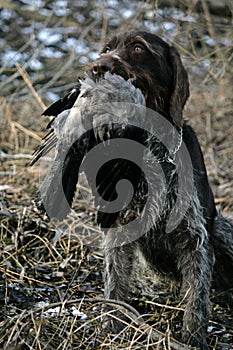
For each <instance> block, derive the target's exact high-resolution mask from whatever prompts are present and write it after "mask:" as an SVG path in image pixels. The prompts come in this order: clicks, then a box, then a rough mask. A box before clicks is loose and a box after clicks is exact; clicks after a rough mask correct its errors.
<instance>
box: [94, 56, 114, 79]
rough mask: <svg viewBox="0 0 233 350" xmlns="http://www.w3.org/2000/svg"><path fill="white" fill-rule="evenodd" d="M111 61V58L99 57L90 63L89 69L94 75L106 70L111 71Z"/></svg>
mask: <svg viewBox="0 0 233 350" xmlns="http://www.w3.org/2000/svg"><path fill="white" fill-rule="evenodd" d="M112 70H113V61H112V60H111V58H109V57H108V58H107V57H103V58H99V59H98V60H97V61H95V62H93V63H92V65H91V71H92V73H93V74H94V75H96V76H97V75H98V76H101V75H103V74H104V73H106V72H112Z"/></svg>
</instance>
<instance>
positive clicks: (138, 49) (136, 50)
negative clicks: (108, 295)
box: [133, 44, 144, 54]
mask: <svg viewBox="0 0 233 350" xmlns="http://www.w3.org/2000/svg"><path fill="white" fill-rule="evenodd" d="M133 51H134V53H137V54H140V53H142V52H143V51H144V49H143V47H142V46H141V45H139V44H136V45H134V48H133Z"/></svg>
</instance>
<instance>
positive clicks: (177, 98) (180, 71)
mask: <svg viewBox="0 0 233 350" xmlns="http://www.w3.org/2000/svg"><path fill="white" fill-rule="evenodd" d="M169 58H170V64H171V66H172V72H173V87H172V94H171V99H170V108H169V112H170V116H171V118H172V120H173V122H174V123H175V124H176V125H177V126H179V127H181V126H182V125H183V115H182V114H183V108H184V105H185V102H186V101H187V99H188V97H189V81H188V74H187V72H186V70H185V68H184V66H183V64H182V62H181V59H180V55H179V53H178V51H177V50H176V48H175V47H173V46H171V47H170V50H169Z"/></svg>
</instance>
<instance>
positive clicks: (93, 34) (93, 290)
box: [0, 1, 233, 350]
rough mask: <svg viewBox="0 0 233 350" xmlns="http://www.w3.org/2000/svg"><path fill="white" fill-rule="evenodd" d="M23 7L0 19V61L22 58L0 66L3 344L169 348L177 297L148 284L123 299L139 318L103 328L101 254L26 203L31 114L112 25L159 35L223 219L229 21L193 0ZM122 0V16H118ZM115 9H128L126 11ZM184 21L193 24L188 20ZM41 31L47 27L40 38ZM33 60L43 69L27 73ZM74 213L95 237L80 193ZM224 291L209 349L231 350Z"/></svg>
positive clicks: (232, 48) (228, 300)
mask: <svg viewBox="0 0 233 350" xmlns="http://www.w3.org/2000/svg"><path fill="white" fill-rule="evenodd" d="M26 3H27V2H26V1H23V2H22V4H21V5H22V7H17V8H10V9H9V8H7V6H8V5H9V4H10V2H9V3H8V5H7V6H6V4H5V3H4V6H5V7H4V6H3V10H5V12H4V13H3V15H2V17H0V18H1V25H2V28H3V29H4V28H5V27H4V26H8V29H6V32H5V39H1V40H2V42H3V46H2V49H1V50H2V54H3V55H2V57H5V56H4V55H6V52H8V53H9V51H10V49H11V50H15V52H18V53H19V54H21V56H20V55H19V56H18V60H17V62H15V61H14V59H13V58H12V59H8V61H6V62H2V65H3V68H2V69H1V72H2V77H1V81H0V87H1V91H2V97H1V98H0V101H1V110H0V140H1V170H0V221H1V230H0V274H1V280H0V304H1V306H2V308H1V310H0V347H1V345H2V348H3V349H33V350H34V349H78V348H81V349H92V348H93V349H94V348H98V349H100V348H101V349H115V348H121V349H122V348H123V349H142V348H144V347H145V348H149V347H151V348H152V349H153V348H156V345H155V343H156V342H157V341H158V338H160V337H161V339H160V340H159V342H160V345H161V348H164V349H165V348H169V342H170V344H171V345H170V346H171V348H176V349H181V348H182V347H181V346H179V345H177V343H174V342H173V337H175V338H176V339H178V340H179V339H180V328H181V319H182V308H181V307H180V305H179V300H178V299H177V298H176V297H173V296H172V294H170V293H169V292H165V291H164V290H163V289H162V288H161V289H158V290H155V296H154V298H152V299H151V297H149V296H148V295H141V296H136V295H135V298H134V299H133V301H132V305H131V306H128V305H123V306H122V307H125V308H126V310H127V314H129V313H131V315H132V318H133V319H135V318H136V317H137V316H138V312H139V313H140V314H143V315H144V320H145V321H146V323H147V325H145V324H144V325H143V324H140V325H134V326H133V327H134V328H132V327H130V326H129V327H128V329H126V330H125V331H124V332H123V333H122V334H120V335H116V336H113V335H111V334H108V335H107V336H105V337H104V336H103V335H101V333H100V332H99V324H100V313H101V312H100V311H101V306H102V305H103V281H102V262H103V258H102V252H101V250H99V249H94V248H91V247H89V246H86V245H83V243H82V241H81V240H80V239H79V236H77V235H76V236H74V235H73V234H72V230H71V231H69V230H62V229H61V226H60V225H58V224H57V223H55V222H50V221H49V220H48V218H47V217H46V216H45V215H44V214H42V213H40V212H39V211H38V209H37V208H36V206H35V202H34V200H35V193H36V191H37V190H38V187H39V184H40V181H41V179H40V177H41V167H40V166H39V165H37V166H34V167H30V166H29V165H28V164H29V162H30V158H31V154H32V152H33V150H34V149H35V147H36V146H37V145H38V144H39V142H40V139H41V137H42V136H43V134H44V132H45V128H46V123H47V122H48V120H47V119H46V118H42V117H41V116H40V114H41V112H42V110H43V109H44V107H45V105H48V104H49V103H51V102H52V101H53V100H54V99H55V98H56V97H57V96H62V95H63V94H64V92H65V90H66V89H68V88H69V87H71V86H72V84H73V83H74V82H75V79H76V77H78V75H81V74H82V71H83V70H84V65H83V64H84V63H85V64H86V61H85V57H87V60H88V61H90V60H91V58H92V57H93V58H94V57H95V54H96V52H97V49H98V47H99V44H101V42H103V41H104V38H105V37H106V36H107V35H108V34H111V33H112V32H114V31H115V30H116V28H118V27H120V28H121V29H123V30H125V29H126V28H128V27H133V26H136V27H140V28H141V27H143V28H144V29H150V30H152V31H155V30H156V33H158V34H159V35H162V36H163V37H164V39H167V40H168V41H169V40H173V41H174V42H175V43H176V45H177V47H178V49H179V51H180V53H181V54H182V59H183V62H184V64H185V67H186V68H187V70H188V73H189V77H190V90H191V96H190V99H189V101H188V103H187V105H186V107H185V113H184V114H185V119H186V120H187V122H188V123H190V124H191V125H192V126H193V127H194V129H195V131H196V133H197V135H198V138H199V140H200V143H201V146H202V150H203V153H204V157H205V162H206V166H207V171H208V175H209V179H210V183H211V186H212V189H213V191H214V194H215V201H216V204H217V206H218V208H219V210H221V211H222V214H223V215H225V216H230V218H232V217H233V197H232V188H233V165H232V164H233V162H232V160H233V152H232V151H233V138H232V134H233V116H232V99H233V94H232V83H233V74H232V73H233V70H232V57H233V37H232V27H231V17H230V16H229V17H218V16H213V15H211V14H210V13H209V12H208V8H206V7H205V6H204V5H203V9H202V12H201V13H198V14H197V13H196V12H195V8H191V7H190V8H188V9H186V10H182V11H181V10H178V9H172V8H163V9H162V8H161V9H160V8H159V9H158V8H157V7H156V6H157V5H155V4H154V5H152V4H148V3H145V4H144V5H143V3H139V2H132V4H131V8H128V6H129V4H128V2H122V4H121V6H119V8H118V7H117V6H115V7H114V4H113V5H109V6H108V7H105V8H104V9H103V13H102V12H101V11H100V8H98V9H97V8H95V6H94V5H93V4H91V3H86V2H83V5H74V4H73V2H69V3H67V5H66V6H67V7H63V8H62V9H63V13H64V11H65V10H67V9H70V11H68V10H67V13H66V15H65V16H64V15H63V16H61V15H60V14H59V13H61V12H59V11H58V10H59V6H61V4H60V5H59V6H58V5H57V6H58V10H57V8H56V6H55V5H56V4H57V2H56V1H54V2H49V1H48V2H46V6H44V7H45V9H46V10H47V11H51V12H50V14H49V15H48V14H47V15H46V14H45V13H46V12H45V11H44V12H43V11H41V8H40V9H39V10H40V11H39V10H38V8H35V9H33V8H32V7H33V6H32V7H29V6H28V5H27V4H26ZM80 3H81V2H80ZM84 3H85V4H86V5H85V4H84ZM33 4H34V3H32V5H33ZM140 4H141V5H143V6H144V7H143V6H141V7H140V6H139V5H140ZM203 4H205V2H203ZM12 6H13V7H14V3H12ZM23 6H24V7H23ZM25 6H28V7H25ZM38 6H39V5H38ZM64 6H65V5H64ZM75 6H76V7H77V8H76V7H75ZM85 6H86V7H85ZM111 6H112V7H111ZM124 6H125V7H127V11H128V12H127V11H126V10H125V12H124V11H123V9H124ZM6 10H7V11H9V13H8V14H7V13H6ZM11 11H13V12H11ZM56 11H57V12H56ZM60 11H61V8H60ZM121 11H123V12H121ZM101 13H102V15H100V14H101ZM122 13H125V14H126V13H128V14H127V16H128V17H127V16H126V15H124V16H125V17H124V16H123V15H122ZM10 14H11V17H10ZM74 14H76V16H75V15H74ZM97 14H98V16H97ZM46 16H47V17H46ZM49 16H50V17H49ZM81 16H82V19H81ZM188 16H193V18H194V20H193V21H190V17H188ZM64 17H65V20H64ZM114 21H115V22H114ZM38 23H39V24H38ZM77 23H78V24H77ZM129 23H130V24H129ZM37 24H38V25H37ZM133 24H134V25H133ZM32 27H33V28H34V29H33V31H34V32H33V34H32V33H30V35H29V34H27V33H28V31H26V29H25V28H32ZM38 28H40V32H39V30H38ZM41 28H43V29H44V30H45V29H48V28H49V30H48V31H47V32H46V33H47V34H46V35H47V36H46V35H45V32H42V30H41ZM65 28H67V30H65ZM87 28H88V30H87ZM169 28H170V29H169ZM23 29H25V30H23ZM68 29H69V30H68ZM41 33H42V34H43V35H45V37H46V38H47V41H46V40H45V39H43V38H44V36H43V35H42V34H41ZM59 33H61V36H60V37H59V38H58V41H57V42H56V38H54V42H51V40H50V41H49V39H48V38H50V39H51V37H52V35H55V34H56V35H57V34H59ZM39 34H40V35H39ZM33 35H35V37H33ZM38 38H39V39H38ZM40 38H42V39H43V40H42V39H40ZM69 38H72V39H76V40H77V41H76V42H75V44H74V45H81V44H80V43H83V46H84V49H83V51H82V52H81V51H80V50H81V48H80V47H82V46H80V47H79V51H78V52H76V51H74V50H73V49H72V48H69V47H68V46H65V44H64V43H66V45H68V44H67V43H69V41H68V39H69ZM18 39H19V40H18ZM4 40H5V41H4ZM30 40H31V43H30ZM33 40H34V41H33ZM61 42H62V43H63V46H62V44H61ZM33 43H34V44H33ZM48 48H49V49H51V50H53V51H54V52H55V51H56V50H57V51H56V52H58V51H59V50H60V51H59V52H61V51H62V50H63V55H62V56H60V57H59V55H58V54H56V55H53V56H52V57H49V55H48V51H46V49H48ZM6 50H8V51H6ZM72 50H73V51H72ZM45 52H47V56H46V55H45V54H43V53H45ZM73 52H74V53H73ZM23 54H24V55H23ZM33 55H34V56H33ZM32 56H33V57H32ZM32 59H34V61H36V60H37V61H38V62H39V63H41V64H42V66H41V67H39V69H38V66H37V69H36V68H35V62H34V66H33V65H32V64H31V63H32ZM38 62H37V65H39V63H38ZM16 64H17V65H16ZM22 67H23V68H25V69H22ZM49 92H50V94H49ZM75 210H76V212H77V213H78V217H79V221H78V228H79V230H82V231H84V230H87V231H90V232H93V230H95V229H96V225H95V213H94V212H93V210H91V209H90V208H88V207H87V206H86V205H85V201H84V200H83V199H80V198H77V201H76V203H75ZM231 294H232V293H231V292H230V291H228V292H226V293H224V294H222V295H216V293H215V291H212V297H211V300H212V311H211V319H210V322H209V327H208V338H207V339H208V344H209V346H210V349H230V348H231V344H232V343H233V328H232V323H233V322H232V321H233V315H232V297H231ZM152 325H153V330H154V333H153V332H152V330H151V329H152V328H151V327H152ZM157 331H158V332H159V331H160V332H162V333H161V335H160V334H158V333H157ZM165 339H166V340H167V341H168V345H165V344H166V341H165ZM152 344H154V345H152ZM166 346H167V347H166Z"/></svg>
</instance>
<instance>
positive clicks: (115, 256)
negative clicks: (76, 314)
mask: <svg viewBox="0 0 233 350" xmlns="http://www.w3.org/2000/svg"><path fill="white" fill-rule="evenodd" d="M133 258H134V244H133V243H132V244H127V245H124V246H121V247H113V248H105V270H104V287H105V290H104V295H105V299H114V300H120V301H127V299H128V295H129V291H130V278H131V273H132V268H133ZM110 309H111V307H110V306H106V307H105V308H104V311H109V310H110ZM114 315H115V316H117V318H118V320H117V319H116V318H114ZM122 316H123V315H122V314H121V313H117V315H116V313H114V314H113V316H112V317H111V316H110V315H109V316H106V317H104V327H107V328H109V327H111V328H113V329H114V331H118V330H120V329H122V328H123V326H124V324H123V323H122V322H120V321H119V319H120V318H122ZM123 319H125V317H123Z"/></svg>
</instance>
